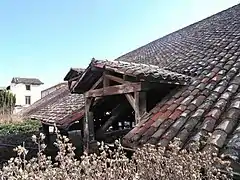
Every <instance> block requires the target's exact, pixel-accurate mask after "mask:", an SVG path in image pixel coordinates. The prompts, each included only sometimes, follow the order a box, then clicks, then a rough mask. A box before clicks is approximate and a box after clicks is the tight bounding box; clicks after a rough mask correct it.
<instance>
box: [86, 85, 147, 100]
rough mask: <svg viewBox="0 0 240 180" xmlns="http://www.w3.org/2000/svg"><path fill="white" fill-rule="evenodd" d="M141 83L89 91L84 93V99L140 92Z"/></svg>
mask: <svg viewBox="0 0 240 180" xmlns="http://www.w3.org/2000/svg"><path fill="white" fill-rule="evenodd" d="M141 89H142V88H141V83H139V82H138V83H127V84H122V85H115V86H109V87H105V88H101V89H95V90H90V91H88V92H86V93H85V96H86V97H100V96H109V95H116V94H127V93H132V92H135V91H141Z"/></svg>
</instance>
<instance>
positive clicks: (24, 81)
mask: <svg viewBox="0 0 240 180" xmlns="http://www.w3.org/2000/svg"><path fill="white" fill-rule="evenodd" d="M11 83H15V84H19V83H22V84H33V85H41V84H43V82H41V81H40V80H39V79H37V78H20V77H14V78H12V81H11Z"/></svg>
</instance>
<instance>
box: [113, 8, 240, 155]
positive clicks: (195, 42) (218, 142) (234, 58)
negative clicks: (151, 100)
mask: <svg viewBox="0 0 240 180" xmlns="http://www.w3.org/2000/svg"><path fill="white" fill-rule="evenodd" d="M239 25H240V4H239V5H236V6H234V7H232V8H229V9H227V10H225V11H223V12H220V13H218V14H216V15H214V16H211V17H209V18H207V19H205V20H202V21H200V22H197V23H195V24H192V25H190V26H188V27H186V28H183V29H181V30H179V31H176V32H174V33H171V34H169V35H167V36H164V37H162V38H160V39H158V40H156V41H154V42H152V43H149V44H147V45H145V46H142V47H140V48H139V49H136V50H134V51H132V52H130V53H127V54H126V55H123V56H121V57H119V58H117V60H120V61H127V62H135V63H145V64H147V63H150V64H154V65H156V66H158V67H160V68H163V69H166V70H170V71H171V72H177V73H180V74H185V75H187V76H192V77H193V78H192V80H191V82H190V83H189V84H187V85H186V87H184V88H183V89H180V90H179V92H177V94H175V95H173V96H172V97H173V98H172V97H169V98H168V103H166V104H167V105H168V106H166V107H169V106H170V108H169V109H168V111H169V110H170V111H169V114H167V116H164V117H163V114H160V115H159V117H158V120H156V121H154V124H155V125H156V126H154V128H152V130H154V133H153V134H152V132H149V131H150V130H151V129H149V128H147V129H145V131H142V132H141V133H142V134H144V133H145V132H146V131H148V133H147V134H145V135H146V136H149V137H145V136H144V138H142V139H143V140H144V141H143V142H145V141H146V142H147V143H151V142H153V143H155V144H156V143H158V142H159V141H160V143H161V144H163V145H164V146H165V145H166V144H168V143H169V141H170V140H172V139H173V138H174V137H179V138H180V139H181V140H182V143H183V145H185V144H186V145H187V144H188V142H190V141H193V140H194V141H204V142H206V140H207V144H205V143H202V144H203V149H204V150H209V151H213V152H217V153H218V152H228V153H229V154H230V155H232V157H236V156H237V157H239V156H240V147H239V137H240V135H239V134H240V125H239V122H238V120H239V118H240V103H239V101H240V95H239V91H240V89H239V85H240V84H239V83H240V78H239V77H240V75H239V71H240V52H239V50H240V48H239V47H240V29H239ZM164 104H165V103H164ZM175 104H176V105H175ZM177 105H178V107H176V106H177ZM180 107H181V108H180ZM166 112H167V111H166ZM180 112H182V113H180ZM156 113H157V112H155V113H154V114H156ZM161 113H163V112H161ZM170 118H171V119H170ZM169 120H171V121H169ZM148 121H152V120H151V119H148ZM156 129H157V130H156ZM146 139H148V140H146ZM189 140H190V141H189ZM126 145H127V144H126ZM236 148H238V149H239V151H236Z"/></svg>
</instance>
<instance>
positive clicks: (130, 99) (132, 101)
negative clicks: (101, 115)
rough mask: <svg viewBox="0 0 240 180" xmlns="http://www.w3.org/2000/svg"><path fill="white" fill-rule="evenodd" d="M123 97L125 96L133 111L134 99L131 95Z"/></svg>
mask: <svg viewBox="0 0 240 180" xmlns="http://www.w3.org/2000/svg"><path fill="white" fill-rule="evenodd" d="M125 96H126V98H127V100H128V102H129V103H130V104H131V106H132V108H133V109H134V111H135V109H136V107H135V99H134V98H133V96H132V95H131V94H125Z"/></svg>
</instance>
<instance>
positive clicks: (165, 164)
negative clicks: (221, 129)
mask: <svg viewBox="0 0 240 180" xmlns="http://www.w3.org/2000/svg"><path fill="white" fill-rule="evenodd" d="M44 138H45V136H44V135H43V134H40V136H39V137H37V136H33V137H32V139H33V141H34V143H36V144H37V146H38V149H39V152H38V154H37V156H36V157H35V158H32V159H30V160H26V158H25V157H26V154H27V153H28V151H27V150H26V149H25V148H24V146H18V147H17V148H15V151H16V153H17V155H18V156H17V157H16V158H11V159H10V160H9V161H8V163H7V164H6V165H4V167H3V168H2V170H1V171H0V176H1V179H9V180H17V179H28V180H40V179H41V180H44V179H48V180H51V179H54V180H55V179H60V180H75V179H80V180H81V179H84V180H85V179H89V180H102V179H112V180H115V179H122V180H124V179H125V180H127V179H129V180H138V179H146V180H148V179H163V180H165V179H166V180H168V179H179V180H181V179H184V180H185V179H189V180H190V179H191V180H192V179H193V180H194V179H211V180H212V179H213V180H214V179H231V178H232V169H231V168H230V163H229V162H227V161H222V160H221V159H220V158H218V157H217V156H216V155H211V154H210V153H204V152H198V151H197V148H196V147H197V146H194V145H193V146H191V148H190V150H189V151H187V150H180V148H179V144H178V143H179V141H178V140H175V141H174V142H173V143H172V144H171V145H170V146H169V148H168V149H165V148H163V147H160V146H159V147H158V146H151V145H145V146H144V147H143V148H140V149H138V150H137V151H136V152H135V153H134V154H133V156H132V157H131V158H128V157H127V156H126V155H125V153H124V150H123V147H122V146H121V144H120V143H119V141H116V142H115V148H113V149H112V148H110V147H109V146H107V145H105V144H104V143H99V150H100V154H98V155H97V154H90V155H87V154H84V155H83V156H81V158H80V160H78V159H76V158H75V153H74V150H75V148H74V147H73V146H72V144H71V143H70V141H69V139H68V138H67V137H65V136H60V135H59V134H57V140H56V143H55V145H56V146H57V147H58V149H59V151H58V154H57V156H56V157H55V161H54V162H53V161H52V160H51V158H50V157H46V155H45V154H44V149H45V148H46V146H45V145H44V144H43V143H42V142H43V140H44ZM219 166H220V167H221V169H222V170H224V173H223V172H222V171H220V168H219Z"/></svg>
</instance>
